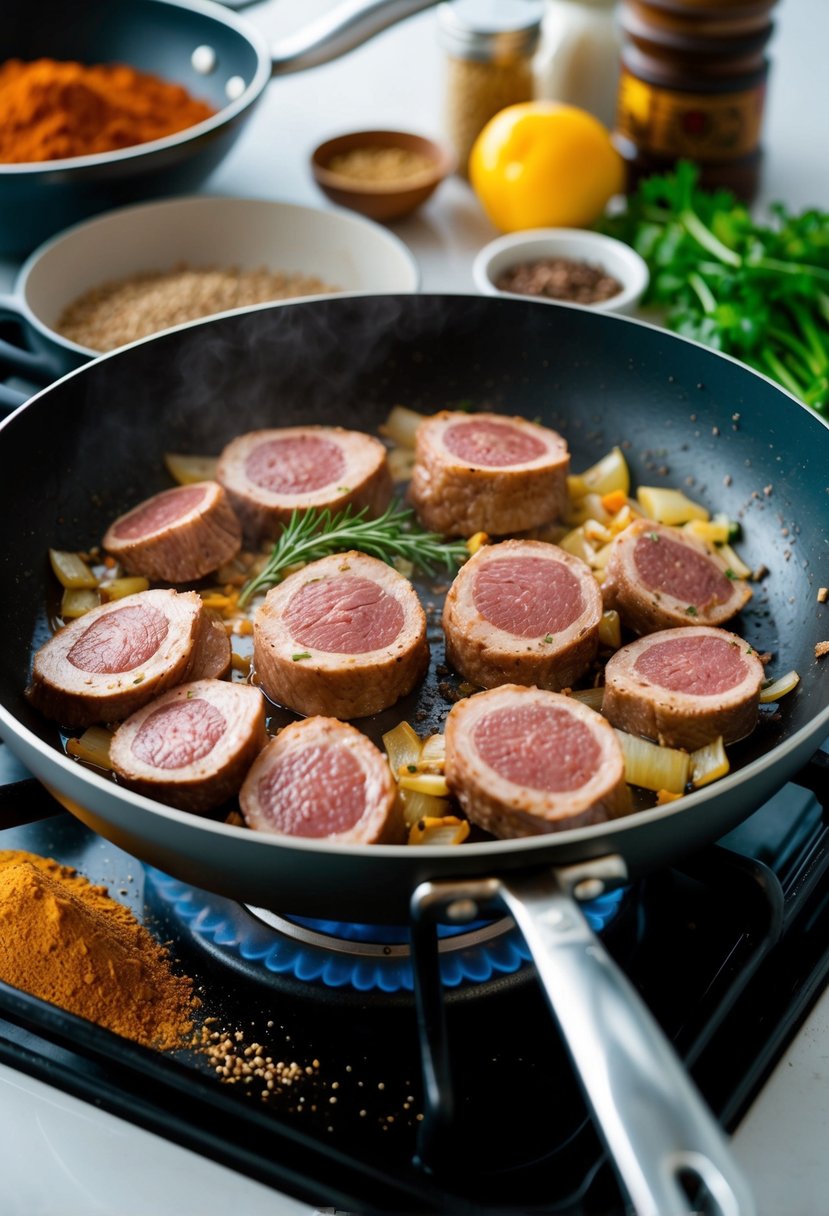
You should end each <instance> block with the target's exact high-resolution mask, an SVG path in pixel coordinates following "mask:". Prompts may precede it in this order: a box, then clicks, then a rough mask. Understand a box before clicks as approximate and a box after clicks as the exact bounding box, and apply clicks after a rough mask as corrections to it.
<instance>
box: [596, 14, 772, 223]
mask: <svg viewBox="0 0 829 1216" xmlns="http://www.w3.org/2000/svg"><path fill="white" fill-rule="evenodd" d="M774 4H775V0H622V3H621V4H620V8H619V21H620V26H621V31H622V37H623V46H622V62H621V76H620V80H619V93H618V101H617V111H616V126H615V131H614V143H615V144H616V147H617V148H618V150H619V152H620V153H621V154H622V156H623V157H624V159H625V161H626V162H627V168H628V188H629V189H634V188H635V186H636V184H637V182H638V181H639V180H640V179H641V178H642V177H643V176H646V175H647V174H650V173H656V172H662V171H664V170H666V169H670V168H671V167H672V166H673V165H674V164H675V163H676V161H677V160H680V159H685V160H691V161H694V162H695V163H696V164H697V165H698V166H699V169H700V183H701V185H702V186H704V187H706V188H716V187H719V186H725V187H727V188H728V189H730V190H733V191H734V193H735V194H737V195H738V196H739V197H741V198H742V199H744V200H745V201H747V202H750V201H751V200H752V199H753V197H754V196H755V194H756V192H757V189H758V186H759V182H760V171H761V162H762V148H761V144H760V137H761V129H762V120H763V107H764V102H765V94H766V84H767V77H768V69H769V63H768V59H767V57H766V54H765V48H766V44H767V43H768V41H769V38H770V36H771V33H772V29H773V26H772V22H771V19H770V10H771V9H772V8H773V7H774Z"/></svg>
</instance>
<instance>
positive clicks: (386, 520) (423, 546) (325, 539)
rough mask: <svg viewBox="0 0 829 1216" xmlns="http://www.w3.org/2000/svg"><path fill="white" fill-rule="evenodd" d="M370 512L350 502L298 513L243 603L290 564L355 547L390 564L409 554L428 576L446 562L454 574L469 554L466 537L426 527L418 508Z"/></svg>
mask: <svg viewBox="0 0 829 1216" xmlns="http://www.w3.org/2000/svg"><path fill="white" fill-rule="evenodd" d="M367 514H368V508H367V507H363V509H362V510H360V511H356V512H355V511H354V510H353V509H352V507H351V506H350V505H349V506H347V507H346V508H345V509H344V510H342V511H337V512H335V513H333V514H332V512H331V511H330V510H328V509H326V510H324V511H319V510H316V509H312V510H310V511H306V512H304V513H302V514H300V512H298V511H294V513H293V515H292V516H291V518H290V521H289V522H288V524H287V526H286V527H285V529H284V531H283V532H282V535H281V536H280V537H279V540H278V541H277V542H276V544H275V545H274V547H273V551H272V552H271V556H270V558H269V559H268V562H267V565H266V566H265V568H264V570H263V571H262V572H261V574H258V575H257V576H256V577H255V578H252V579H249V580H248V582H247V583H245V585H244V587H243V588H242V591H241V594H240V596H239V606H240V607H242V608H244V606H245V605H246V604H247V603H248V601H249V600H250V599H251V597H252V596H254V595H256V593H257V592H259V591H263V590H265V589H267V588H268V587H273V586H275V585H276V584H277V583H278V582H280V581H281V579H282V575H283V573H284V571H285V570H286V569H287V568H288V567H289V566H296V565H300V564H302V563H303V562H314V561H318V560H319V558H321V557H328V556H329V555H330V554H332V553H344V552H347V551H348V550H349V549H357V550H359V552H361V553H368V554H369V555H370V556H371V557H377V558H379V559H380V560H381V561H384V562H388V563H389V565H391V564H392V562H393V561H394V558H395V557H403V558H405V559H406V560H407V561H410V562H411V563H412V565H414V566H416V567H417V568H418V569H420V570H422V571H423V572H424V573H425V574H427V575H434V574H435V572H436V567H440V566H445V567H446V568H447V569H448V570H449V571H450V572H452V571H454V570H455V568H456V567H457V566H459V565H461V563H462V562H465V561H466V559H467V558H468V557H469V551H468V549H467V547H466V541H464V540H453V541H447V540H444V538H443V537H442V536H440V535H439V534H438V533H437V532H427V531H425V529H423V528H421V527H420V525H419V524H418V523H417V521H416V520H415V518H414V512H413V511H412V510H411V509H410V508H408V507H404V506H403V505H402V503H400V502H393V503H392V504H391V505H390V506H389V507H388V509H387V510H386V511H384V512H383V514H382V515H380V516H379V517H378V518H377V519H368V518H366V516H367Z"/></svg>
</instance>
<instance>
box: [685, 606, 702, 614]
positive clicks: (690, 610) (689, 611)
mask: <svg viewBox="0 0 829 1216" xmlns="http://www.w3.org/2000/svg"><path fill="white" fill-rule="evenodd" d="M685 611H686V612H687V614H688V616H698V615H699V614H698V613H697V610H696V608H695V607H694V605H693V604H689V605H688V607H687V608H686V609H685Z"/></svg>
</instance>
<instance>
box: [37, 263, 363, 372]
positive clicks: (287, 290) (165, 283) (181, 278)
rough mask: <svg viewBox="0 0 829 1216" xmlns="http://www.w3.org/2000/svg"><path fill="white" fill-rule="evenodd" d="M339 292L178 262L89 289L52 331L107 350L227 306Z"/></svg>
mask: <svg viewBox="0 0 829 1216" xmlns="http://www.w3.org/2000/svg"><path fill="white" fill-rule="evenodd" d="M338 290H340V289H339V288H337V287H334V286H331V285H330V284H328V283H326V282H325V281H324V280H322V279H320V278H317V277H316V276H314V275H304V274H300V273H296V272H291V271H271V270H266V269H264V268H260V269H258V270H239V269H237V268H236V267H226V268H222V267H216V266H210V267H203V268H199V267H190V266H186V265H180V266H175V267H174V268H173V269H172V270H167V271H149V272H147V273H144V274H138V275H133V276H132V277H130V278H125V279H118V280H116V281H113V282H108V283H101V284H100V285H99V286H97V287H93V288H92V289H91V290H90V291H87V292H85V293H84V294H83V295H82V296H79V297H78V299H76V300H74V301H73V302H72V303H71V304H69V305H68V306H67V308H65V309H64V311H63V313H62V314H61V316H60V318H59V319H58V323H57V325H56V326H55V329H56V330H57V332H58V333H59V334H61V335H62V336H63V337H64V338H68V339H69V341H70V342H76V343H77V344H78V345H79V346H85V347H87V348H88V349H90V350H96V351H108V350H115V349H116V347H118V346H124V345H125V344H126V343H127V342H135V341H137V340H138V339H139V338H147V337H149V336H150V334H155V333H158V332H159V331H160V330H162V329H168V328H169V327H170V326H172V325H181V324H182V323H183V322H185V321H195V320H198V318H199V317H208V316H212V315H213V314H215V313H217V312H225V311H226V310H227V309H230V308H244V307H247V306H248V305H251V304H264V303H267V302H268V301H269V300H285V299H291V298H294V297H296V296H308V295H317V294H320V293H329V292H336V291H338Z"/></svg>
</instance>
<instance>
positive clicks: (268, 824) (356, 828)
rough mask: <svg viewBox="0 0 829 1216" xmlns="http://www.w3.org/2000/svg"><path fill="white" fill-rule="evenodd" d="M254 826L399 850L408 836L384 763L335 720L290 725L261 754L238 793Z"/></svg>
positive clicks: (372, 748) (357, 733)
mask: <svg viewBox="0 0 829 1216" xmlns="http://www.w3.org/2000/svg"><path fill="white" fill-rule="evenodd" d="M239 805H240V806H241V808H242V814H243V815H244V817H245V822H246V823H247V825H248V827H251V828H256V829H258V830H259V831H261V832H272V833H275V834H277V835H280V836H303V837H306V838H308V839H312V840H328V841H333V842H335V843H337V844H381V843H387V844H396V843H400V842H402V840H403V838H404V834H405V829H404V824H403V812H402V809H401V806H400V804H399V801H398V797H397V786H396V783H395V780H394V778H393V777H392V773H391V769H390V768H389V765H388V761H387V760H386V758H385V756H384V755H383V754H382V753H381V752H380V751H379V750H378V749H377V748H376V747H375V746H374V744H373V743H372V742H371V740H369V739H367V738H366V736H365V735H364V734H361V732H360V731H358V730H357V729H356V728H355V727H353V726H349V725H348V724H347V723H345V722H339V721H337V720H336V719H334V718H306V719H305V721H303V722H292V723H291V725H290V726H286V727H285V729H284V730H282V731H280V733H279V734H278V735H277V737H276V738H275V739H273V740H271V742H270V743H269V744H268V746H267V747H266V748H265V749H264V751H262V752H260V754H259V756H258V758H257V759H256V761H255V762H254V765H253V767H252V768H251V770H250V772H249V773H248V775H247V777H246V779H245V783H244V785H243V786H242V789H241V791H240V793H239Z"/></svg>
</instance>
